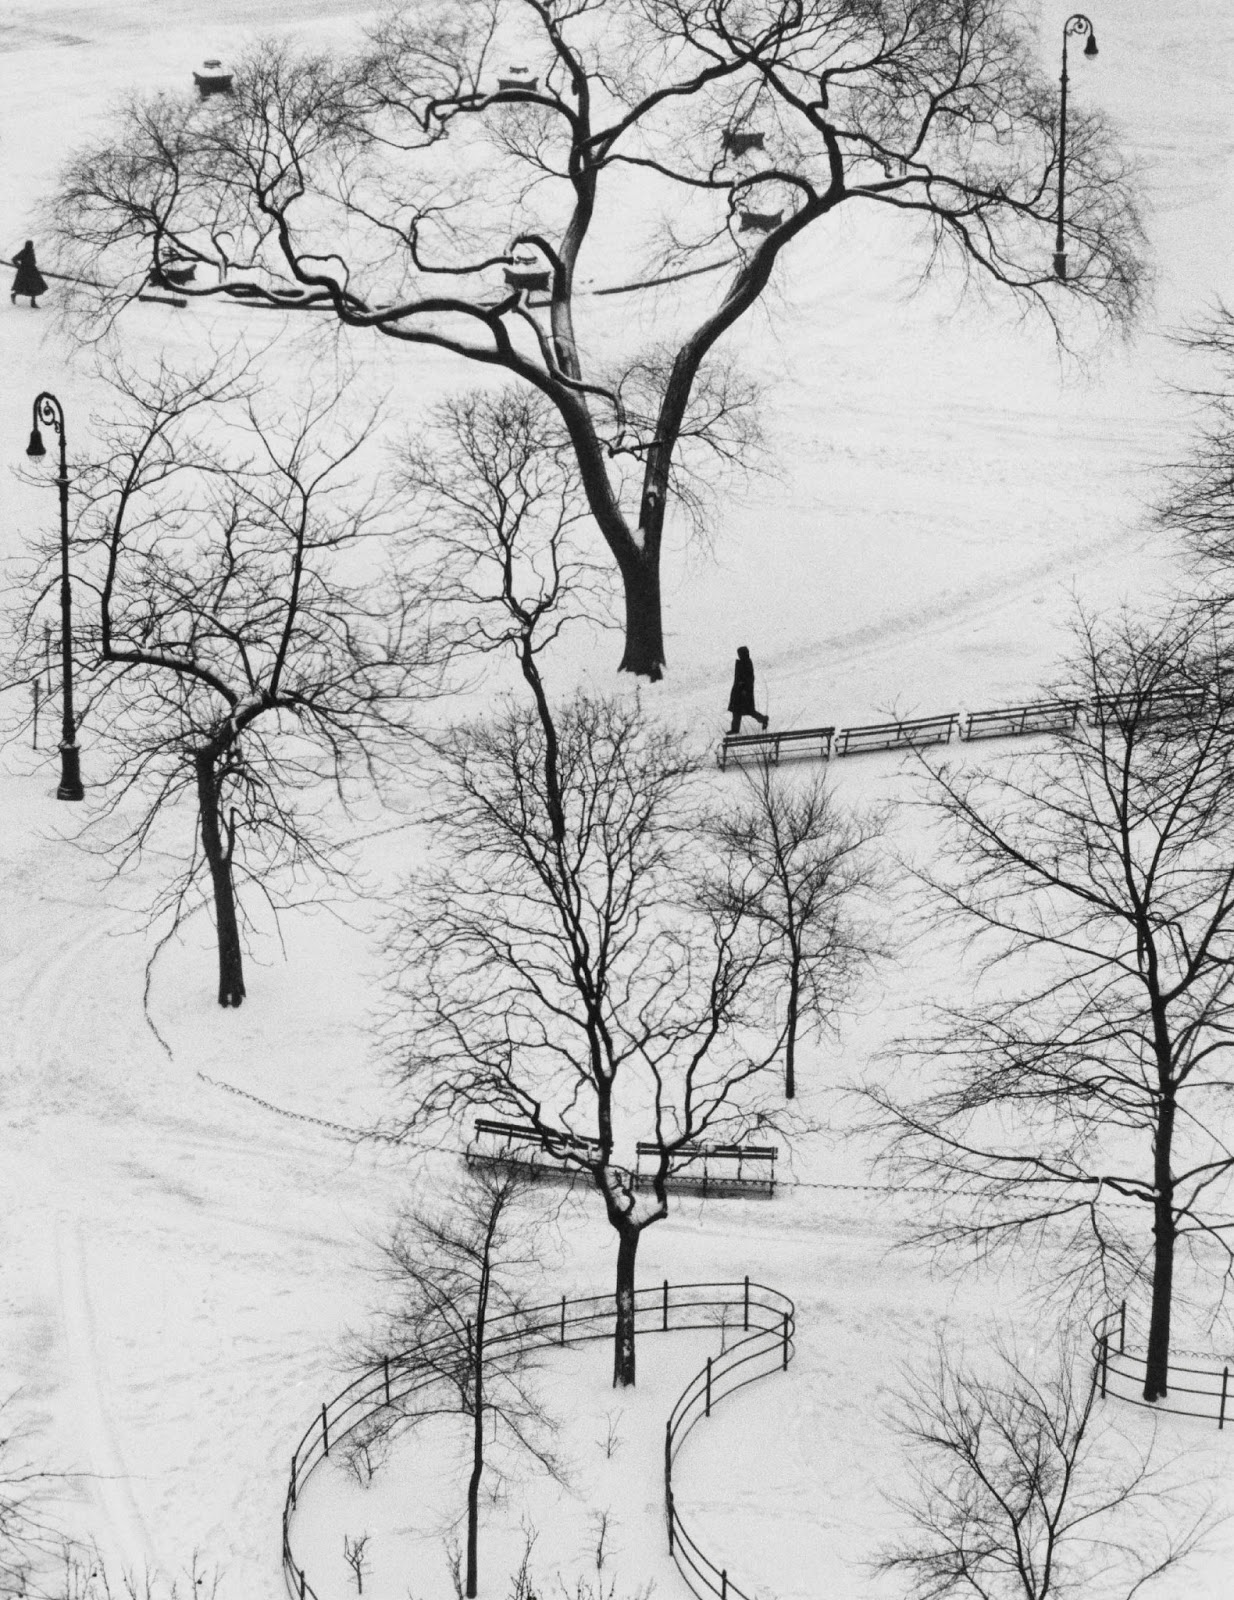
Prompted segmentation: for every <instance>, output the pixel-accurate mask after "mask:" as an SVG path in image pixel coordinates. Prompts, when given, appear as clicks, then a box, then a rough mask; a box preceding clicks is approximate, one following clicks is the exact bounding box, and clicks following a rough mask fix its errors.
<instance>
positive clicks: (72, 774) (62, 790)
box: [26, 390, 85, 800]
mask: <svg viewBox="0 0 1234 1600" xmlns="http://www.w3.org/2000/svg"><path fill="white" fill-rule="evenodd" d="M40 422H41V423H42V424H43V425H44V427H48V428H54V429H55V430H56V432H57V434H58V435H59V436H60V476H59V477H58V478H57V479H56V483H57V484H58V486H59V489H60V667H61V673H62V676H63V681H64V694H63V718H62V721H61V731H60V787H59V788H58V789H57V790H56V799H57V800H82V799H84V798H85V790H84V789H83V788H82V784H81V752H80V751H79V750H78V748H77V729H76V727H75V726H74V723H73V595H72V591H71V590H70V588H69V468H68V458H67V455H66V453H65V443H64V407H63V406H62V405H61V404H60V402H59V400H57V399H56V397H55V395H54V394H49V393H48V392H47V391H46V390H44V391H43V393H42V394H41V395H39V397H38V398H37V399H36V400H35V402H34V426H33V428H31V430H30V443H29V444H28V445H27V446H26V454H27V455H28V456H33V457H34V458H35V459H36V460H37V459H38V458H39V457H40V456H45V455H46V454H47V450H46V448H45V446H44V444H43V435H42V434H41V433H40V432H39V423H40Z"/></svg>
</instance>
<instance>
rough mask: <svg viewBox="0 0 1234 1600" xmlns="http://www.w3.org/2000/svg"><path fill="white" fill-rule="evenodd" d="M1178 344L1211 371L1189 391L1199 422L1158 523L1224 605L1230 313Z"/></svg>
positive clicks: (1228, 572)
mask: <svg viewBox="0 0 1234 1600" xmlns="http://www.w3.org/2000/svg"><path fill="white" fill-rule="evenodd" d="M1180 342H1181V343H1182V344H1183V345H1184V346H1186V347H1187V348H1189V349H1192V350H1195V351H1197V352H1199V353H1200V354H1201V355H1202V356H1203V357H1204V358H1205V360H1206V361H1207V363H1208V364H1209V365H1210V366H1211V367H1212V368H1214V369H1215V372H1214V376H1213V378H1212V379H1211V381H1210V383H1209V384H1208V385H1206V386H1205V387H1203V388H1198V389H1193V390H1191V391H1190V393H1191V397H1192V398H1193V399H1195V400H1197V401H1199V402H1200V403H1201V406H1202V408H1203V410H1202V415H1203V421H1202V423H1201V425H1200V427H1199V428H1198V429H1197V433H1196V437H1195V440H1194V442H1193V445H1192V448H1191V451H1190V454H1189V455H1188V457H1187V458H1186V459H1185V460H1184V461H1182V462H1180V463H1179V464H1178V465H1177V467H1176V468H1175V469H1174V471H1173V473H1172V480H1173V481H1172V483H1171V489H1170V493H1169V494H1168V495H1167V496H1166V497H1165V498H1164V500H1163V501H1162V503H1161V505H1160V506H1159V508H1158V521H1159V523H1160V525H1161V526H1162V528H1163V529H1165V530H1167V531H1168V532H1170V533H1172V534H1175V535H1177V536H1179V537H1180V538H1181V540H1182V542H1183V546H1184V548H1185V550H1186V552H1187V553H1188V554H1189V555H1190V556H1191V558H1192V560H1193V562H1194V563H1195V566H1196V568H1197V571H1198V574H1199V576H1200V577H1201V579H1202V581H1203V583H1204V585H1205V589H1206V590H1207V591H1208V593H1209V594H1210V595H1211V596H1212V597H1213V598H1214V599H1216V601H1217V602H1218V604H1219V605H1228V603H1229V601H1230V600H1231V599H1232V598H1234V312H1231V311H1230V310H1229V309H1228V308H1227V307H1226V306H1224V305H1221V306H1220V307H1219V308H1218V310H1217V312H1216V314H1215V315H1214V316H1213V317H1212V318H1210V320H1209V321H1208V322H1207V323H1206V324H1205V325H1203V326H1201V327H1198V328H1195V329H1193V330H1192V331H1190V332H1189V333H1186V334H1184V335H1182V337H1181V341H1180Z"/></svg>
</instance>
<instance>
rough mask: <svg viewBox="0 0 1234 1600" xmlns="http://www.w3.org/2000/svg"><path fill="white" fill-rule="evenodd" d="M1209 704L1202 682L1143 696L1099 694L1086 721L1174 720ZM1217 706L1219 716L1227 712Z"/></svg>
mask: <svg viewBox="0 0 1234 1600" xmlns="http://www.w3.org/2000/svg"><path fill="white" fill-rule="evenodd" d="M1211 703H1212V702H1211V700H1210V693H1209V689H1208V687H1207V686H1206V685H1204V684H1197V685H1196V687H1195V688H1194V689H1165V690H1162V691H1161V692H1160V693H1158V694H1149V695H1145V696H1136V695H1131V694H1108V695H1106V694H1099V695H1097V696H1096V698H1095V700H1094V701H1093V705H1092V708H1091V709H1090V711H1089V713H1088V721H1089V723H1090V725H1093V726H1096V725H1098V724H1100V723H1101V722H1102V721H1106V722H1123V721H1126V720H1129V719H1130V718H1131V717H1133V716H1134V717H1135V718H1136V720H1137V721H1138V722H1140V723H1142V724H1147V723H1150V722H1173V721H1175V720H1177V719H1179V718H1181V717H1187V716H1196V715H1197V714H1198V713H1200V712H1203V711H1207V710H1208V709H1210V706H1211ZM1218 709H1219V711H1220V713H1221V714H1222V715H1224V714H1225V713H1226V707H1225V706H1219V707H1218Z"/></svg>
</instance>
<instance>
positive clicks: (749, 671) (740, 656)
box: [728, 645, 770, 733]
mask: <svg viewBox="0 0 1234 1600" xmlns="http://www.w3.org/2000/svg"><path fill="white" fill-rule="evenodd" d="M728 709H729V710H730V711H731V712H732V714H733V723H732V726H731V727H730V728H729V730H728V731H729V732H730V733H740V732H741V719H742V717H753V718H754V720H755V722H760V723H762V725H763V727H764V728H765V727H766V726H767V723H768V722H769V720H770V718H768V717H765V716H763V714H762V712H761V711H756V710H755V709H754V663H753V662H752V661H751V660H750V652H749V651H748V650H747V649H746V647H745V645H740V646H738V649H737V661H736V664H735V665H734V667H733V690H732V693H731V694H730V695H729V697H728Z"/></svg>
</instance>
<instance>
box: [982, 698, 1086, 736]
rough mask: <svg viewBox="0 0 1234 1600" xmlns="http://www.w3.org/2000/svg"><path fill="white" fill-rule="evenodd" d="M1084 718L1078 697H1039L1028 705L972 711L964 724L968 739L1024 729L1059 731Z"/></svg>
mask: <svg viewBox="0 0 1234 1600" xmlns="http://www.w3.org/2000/svg"><path fill="white" fill-rule="evenodd" d="M1079 720H1080V702H1079V701H1078V700H1037V701H1035V702H1034V703H1033V704H1031V705H1026V706H998V707H996V708H995V709H994V710H991V711H970V712H969V714H968V718H967V720H966V722H965V724H964V737H965V738H966V739H1005V738H1008V737H1014V736H1016V735H1018V734H1022V733H1059V732H1062V731H1064V730H1066V729H1068V728H1074V727H1075V725H1076V723H1077V722H1078V721H1079Z"/></svg>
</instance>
